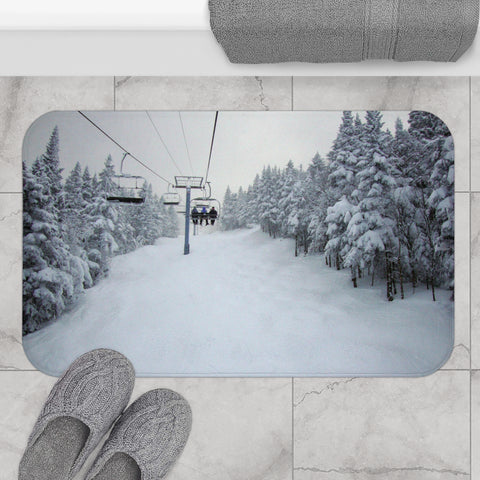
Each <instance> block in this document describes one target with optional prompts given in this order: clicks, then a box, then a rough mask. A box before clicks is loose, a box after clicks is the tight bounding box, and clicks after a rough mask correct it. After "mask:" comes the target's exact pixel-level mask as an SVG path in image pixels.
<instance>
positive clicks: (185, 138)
mask: <svg viewBox="0 0 480 480" xmlns="http://www.w3.org/2000/svg"><path fill="white" fill-rule="evenodd" d="M178 117H179V118H180V125H181V126H182V133H183V140H184V141H185V148H186V149H187V157H188V163H189V164H190V170H191V172H192V175H193V165H192V159H191V157H190V150H189V149H188V143H187V136H186V135H185V128H184V126H183V120H182V113H181V112H178Z"/></svg>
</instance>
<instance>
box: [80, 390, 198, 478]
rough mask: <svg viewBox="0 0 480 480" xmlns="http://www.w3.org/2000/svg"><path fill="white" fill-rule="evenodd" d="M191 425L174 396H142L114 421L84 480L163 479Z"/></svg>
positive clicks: (168, 393)
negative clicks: (112, 479) (112, 473)
mask: <svg viewBox="0 0 480 480" xmlns="http://www.w3.org/2000/svg"><path fill="white" fill-rule="evenodd" d="M191 425H192V412H191V409H190V406H189V404H188V402H187V401H186V400H185V399H184V398H183V397H182V396H181V395H179V394H178V393H176V392H173V391H171V390H168V389H157V390H152V391H150V392H147V393H145V394H143V395H142V396H141V397H140V398H138V400H136V401H135V402H133V403H132V405H130V406H129V407H128V408H127V410H125V413H124V414H123V415H122V416H121V417H120V418H119V419H118V421H117V423H116V424H115V427H114V428H113V430H112V433H111V434H110V437H109V438H108V439H107V441H106V442H105V445H104V446H103V447H102V450H101V452H100V454H99V456H98V457H97V459H96V460H95V463H94V464H93V466H92V468H91V470H90V472H89V473H88V475H87V480H110V479H111V478H115V480H140V479H141V480H158V479H160V478H163V477H164V476H165V475H166V474H167V473H168V471H169V470H170V468H171V467H172V465H173V464H174V463H175V461H176V460H177V458H178V457H179V456H180V454H181V453H182V451H183V448H184V447H185V444H186V443H187V439H188V436H189V434H190V429H191ZM109 472H115V476H113V477H112V476H111V475H110V473H109Z"/></svg>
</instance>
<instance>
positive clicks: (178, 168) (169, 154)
mask: <svg viewBox="0 0 480 480" xmlns="http://www.w3.org/2000/svg"><path fill="white" fill-rule="evenodd" d="M145 113H146V114H147V116H148V118H149V119H150V122H151V124H152V127H153V129H154V130H155V132H157V135H158V138H159V139H160V141H161V142H162V145H163V146H164V147H165V150H166V152H167V153H168V156H169V157H170V160H171V161H172V163H173V164H174V165H175V167H177V170H178V171H179V173H180V175H183V173H182V171H181V170H180V167H179V166H178V164H177V162H176V161H175V160H174V158H173V156H172V154H171V153H170V150H169V149H168V147H167V144H166V143H165V141H164V140H163V138H162V136H161V135H160V132H159V131H158V128H157V126H156V125H155V123H154V122H153V120H152V117H151V116H150V113H148V111H147V110H145Z"/></svg>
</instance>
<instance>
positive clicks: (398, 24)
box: [209, 0, 479, 63]
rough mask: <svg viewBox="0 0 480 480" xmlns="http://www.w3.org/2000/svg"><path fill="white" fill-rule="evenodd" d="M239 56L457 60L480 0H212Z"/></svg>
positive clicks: (469, 38) (214, 14)
mask: <svg viewBox="0 0 480 480" xmlns="http://www.w3.org/2000/svg"><path fill="white" fill-rule="evenodd" d="M209 6H210V24H211V27H212V31H213V33H214V35H215V37H216V38H217V40H218V42H219V43H220V44H221V45H222V47H223V48H224V50H225V52H226V54H227V56H228V58H229V59H230V61H231V62H234V63H277V62H317V63H326V62H359V61H361V60H368V59H391V60H397V61H418V60H430V61H441V62H448V61H456V60H457V59H458V58H460V56H461V55H462V54H463V53H464V52H465V51H466V50H467V49H468V48H469V47H470V45H471V44H472V42H473V39H474V37H475V33H476V31H477V27H478V16H479V0H209Z"/></svg>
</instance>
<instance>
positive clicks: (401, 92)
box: [0, 77, 480, 480]
mask: <svg viewBox="0 0 480 480" xmlns="http://www.w3.org/2000/svg"><path fill="white" fill-rule="evenodd" d="M113 108H117V109H175V110H177V109H179V110H181V109H190V110H196V109H206V110H208V109H232V110H290V109H296V110H332V109H334V110H339V109H344V108H348V109H368V108H372V109H384V110H411V109H424V110H429V111H431V112H433V113H435V114H437V115H439V116H440V117H441V118H443V119H444V120H445V121H446V123H447V125H449V127H450V128H451V130H452V132H453V135H454V139H455V143H456V188H457V196H456V222H457V224H456V227H457V228H456V265H457V269H456V297H457V298H456V305H455V308H456V328H455V333H456V340H455V349H454V352H453V355H452V358H451V359H450V361H449V362H448V363H447V364H446V365H445V367H444V368H442V370H441V371H439V372H437V373H436V374H434V375H432V376H429V377H426V378H419V379H386V378H385V379H234V378H231V379H158V378H157V379H146V378H144V379H138V381H137V386H136V389H135V395H137V394H140V393H142V392H144V391H146V390H149V389H151V388H155V387H160V386H165V387H169V388H173V389H175V390H177V391H179V392H181V393H182V394H184V395H185V396H186V397H187V398H188V399H189V401H190V402H191V404H192V407H193V411H194V417H195V418H194V428H193V431H192V436H191V439H190V441H189V444H188V446H187V448H186V450H185V453H184V455H183V456H182V458H181V460H180V462H179V464H178V465H177V466H176V467H175V468H174V470H173V471H172V473H171V475H170V478H172V479H176V480H183V479H185V480H186V479H189V480H197V479H198V480H200V479H202V480H203V479H209V480H211V479H213V480H215V479H219V480H220V479H222V480H225V479H230V480H246V479H248V480H270V479H272V480H274V479H275V480H284V479H292V478H294V479H296V480H307V479H308V480H324V479H327V478H328V479H332V480H334V479H336V478H344V479H349V480H350V479H352V480H353V479H355V480H363V479H375V480H386V479H393V480H397V479H407V480H417V479H418V480H420V479H421V480H423V479H425V480H430V479H432V480H433V479H453V478H455V479H458V478H473V479H474V480H480V433H479V432H480V348H479V347H480V299H477V297H476V295H475V292H474V295H471V294H470V283H471V281H472V282H476V281H479V280H480V222H479V221H478V220H477V219H478V218H479V216H480V167H479V165H480V164H479V161H478V160H479V159H480V78H468V77H390V78H386V77H362V78H360V77H359V78H356V77H342V78H329V77H295V78H292V77H161V78H153V77H149V78H146V77H143V78H142V77H116V78H113V77H101V78H100V77H89V78H86V77H75V78H69V77H52V78H45V77H44V78H35V77H29V78H0V305H1V309H0V385H1V387H0V388H1V395H0V411H1V412H2V414H1V415H0V465H1V468H0V480H2V479H5V480H7V479H8V480H12V479H15V478H17V473H16V472H17V464H18V461H19V459H20V456H21V454H22V450H23V447H24V445H25V442H26V439H27V436H28V433H29V431H30V428H31V427H32V425H33V422H34V420H35V418H36V416H37V414H38V412H39V409H40V407H41V404H42V402H43V400H44V399H45V398H46V396H47V393H48V391H49V389H50V388H51V386H52V385H53V383H54V381H55V379H53V378H51V377H48V376H46V375H44V374H42V373H40V372H37V371H36V370H35V369H34V368H33V367H32V366H31V364H30V363H29V362H28V359H27V358H26V357H25V355H24V353H23V349H22V345H21V334H20V325H21V268H22V261H21V225H22V221H21V218H22V217H21V208H22V205H21V145H22V139H23V136H24V134H25V131H26V129H27V128H28V126H29V125H30V123H31V122H32V121H33V120H34V119H35V118H37V117H38V116H39V115H41V114H43V113H45V112H47V111H51V110H55V109H58V110H66V109H90V110H93V109H102V110H103V109H113ZM470 258H471V261H470ZM52 354H54V352H52ZM477 369H478V370H477ZM79 478H81V476H79Z"/></svg>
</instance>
